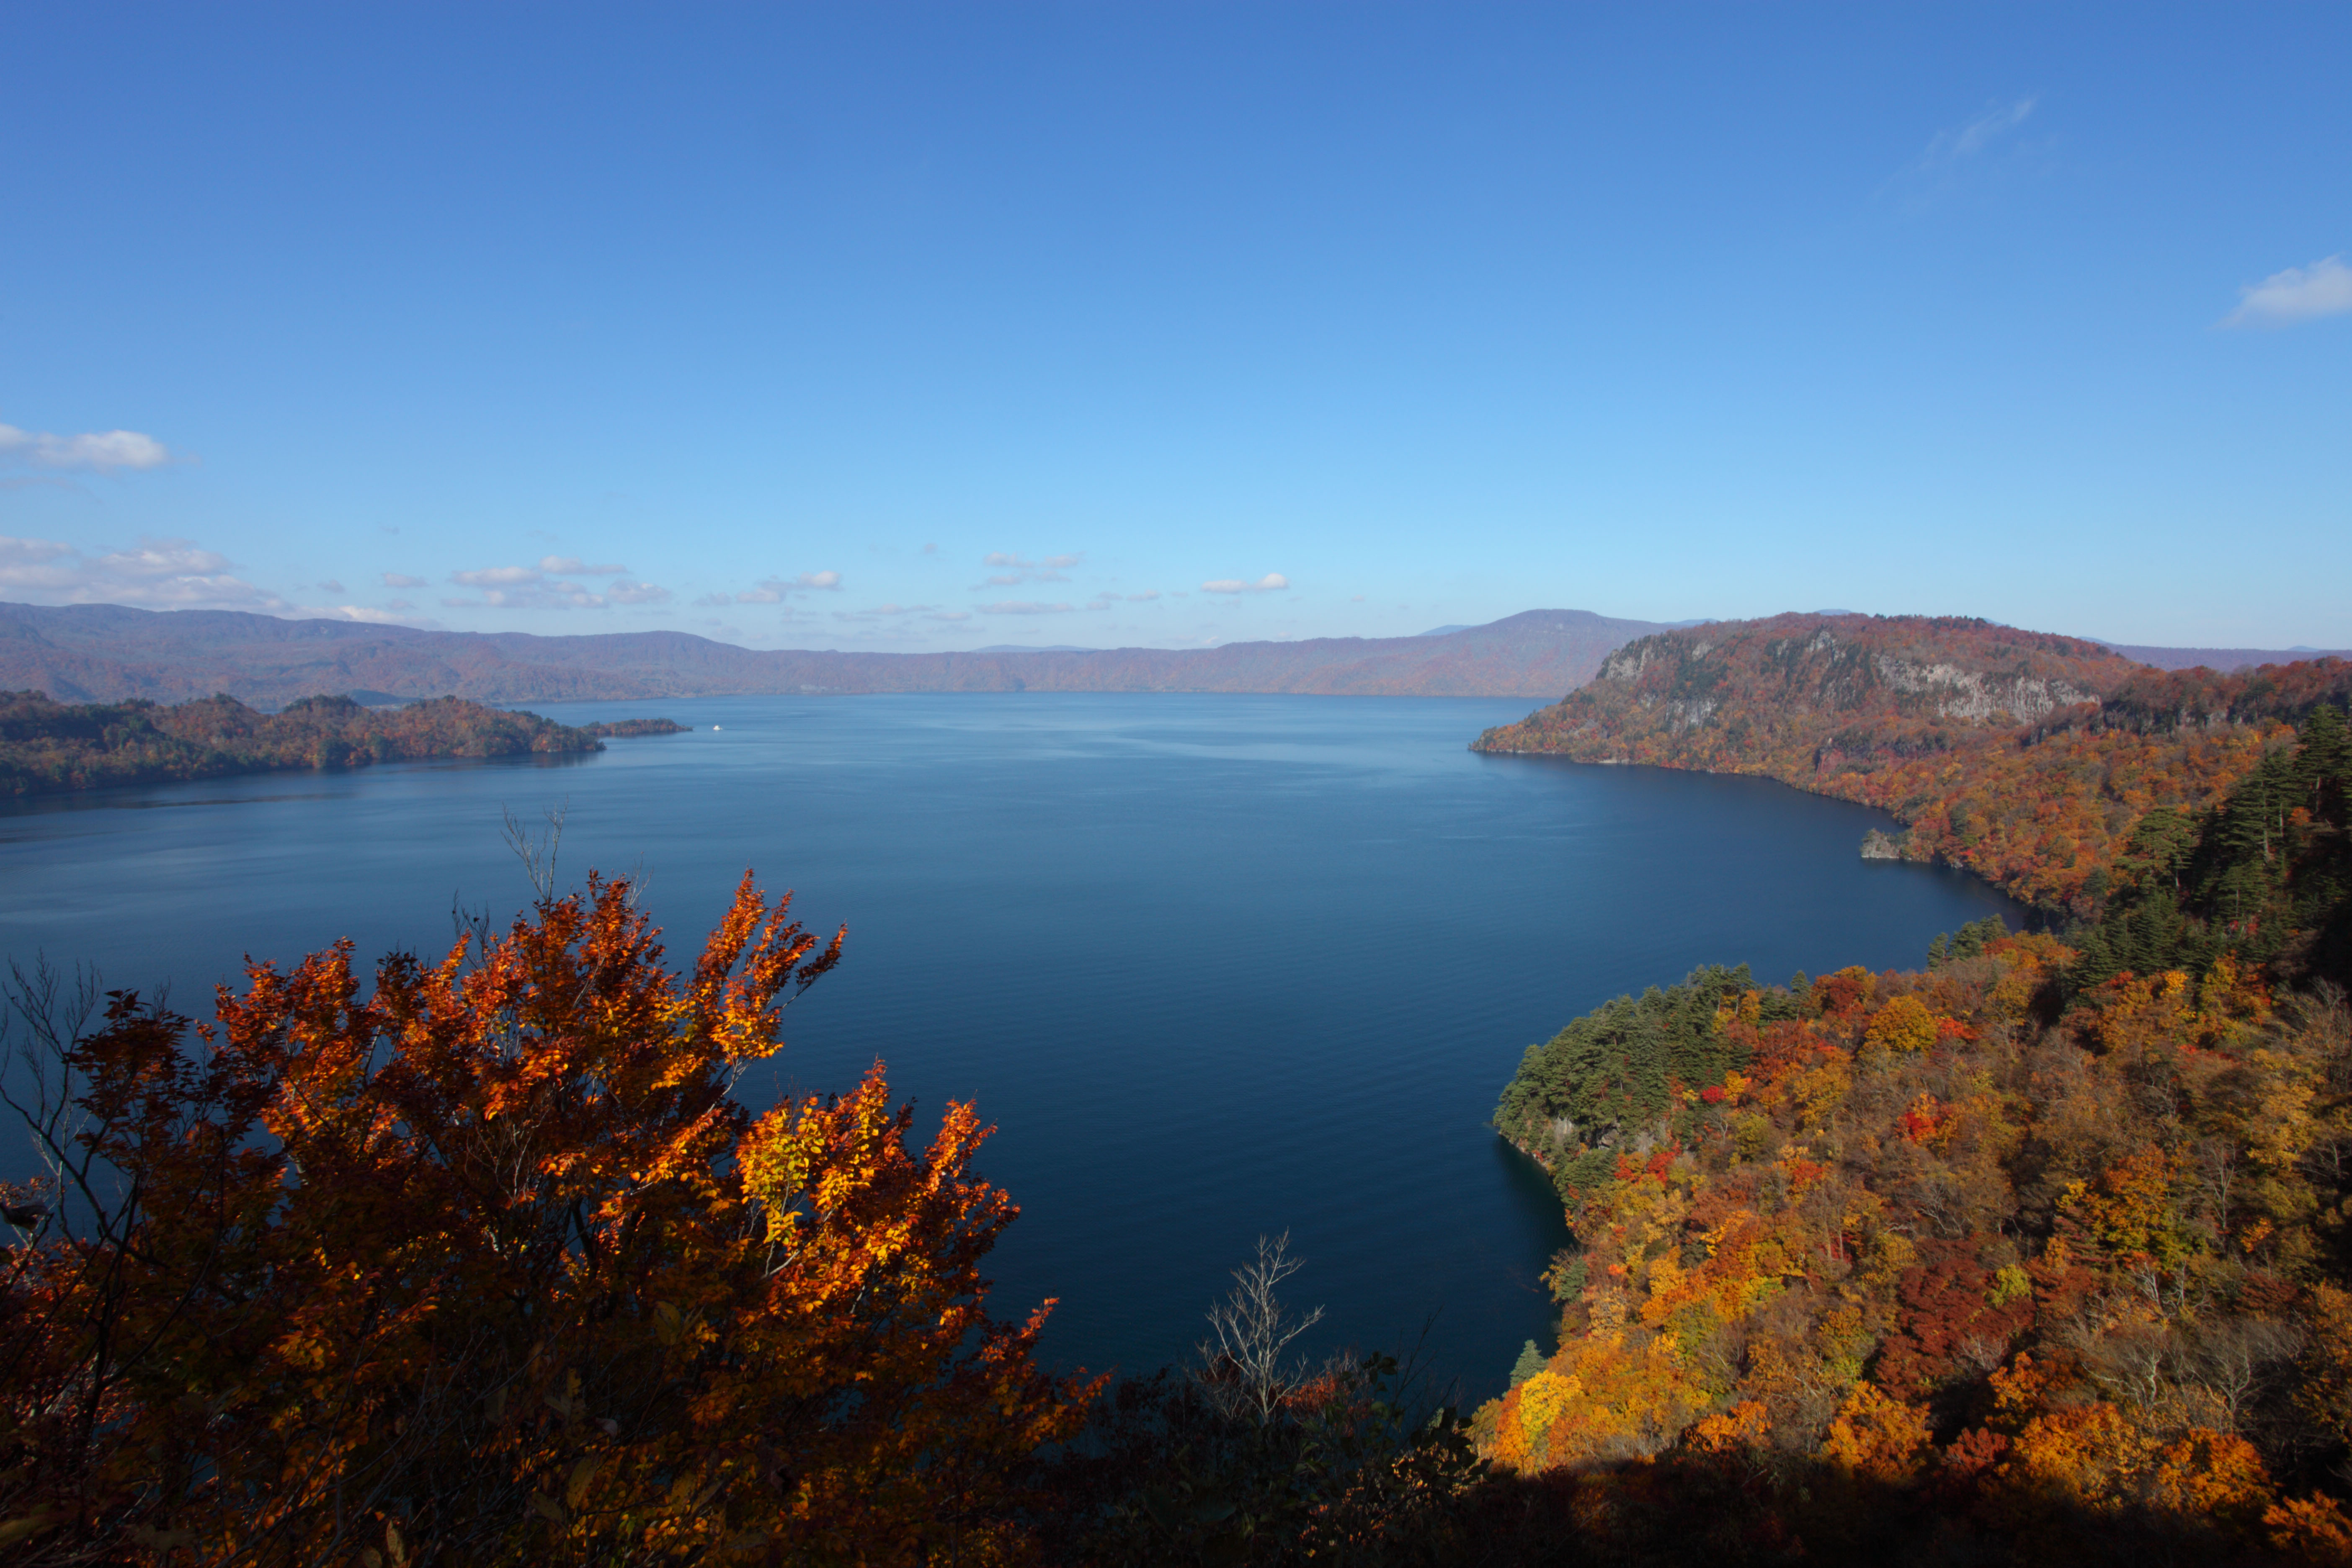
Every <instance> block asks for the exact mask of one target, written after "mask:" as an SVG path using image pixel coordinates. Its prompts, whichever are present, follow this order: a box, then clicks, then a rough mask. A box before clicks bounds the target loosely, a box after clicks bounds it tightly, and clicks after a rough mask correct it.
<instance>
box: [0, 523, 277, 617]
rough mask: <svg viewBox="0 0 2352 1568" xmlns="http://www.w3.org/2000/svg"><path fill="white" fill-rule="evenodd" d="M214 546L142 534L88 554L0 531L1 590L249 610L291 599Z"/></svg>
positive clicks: (48, 597)
mask: <svg viewBox="0 0 2352 1568" xmlns="http://www.w3.org/2000/svg"><path fill="white" fill-rule="evenodd" d="M228 568H229V561H228V558H227V557H226V556H225V555H222V554H221V553H219V552H217V551H212V550H205V549H203V548H201V547H199V546H198V545H197V544H195V543H194V542H193V541H191V540H185V539H142V540H141V541H140V542H139V547H138V548H137V549H135V550H109V551H105V552H102V553H100V554H97V555H89V554H86V553H84V552H82V551H81V550H79V549H78V548H76V547H75V546H73V545H70V544H66V543H62V542H59V541H57V540H53V539H11V538H8V537H6V536H5V535H0V592H5V594H6V595H9V596H11V597H15V596H18V595H23V596H26V597H27V598H29V599H31V600H32V601H34V602H36V603H43V604H66V605H140V606H142V607H143V608H147V609H158V610H255V611H259V612H261V613H263V614H265V615H274V614H278V613H281V612H284V611H287V610H290V609H292V608H293V607H294V606H292V605H289V604H288V603H287V602H286V601H285V600H284V599H281V598H279V597H278V595H276V594H273V593H271V592H269V590H268V589H267V588H257V587H255V586H254V585H253V584H250V583H248V582H247V581H246V580H245V579H243V578H242V577H238V576H236V575H234V574H231V573H230V571H229V569H228Z"/></svg>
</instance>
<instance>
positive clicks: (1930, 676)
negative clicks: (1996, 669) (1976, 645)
mask: <svg viewBox="0 0 2352 1568" xmlns="http://www.w3.org/2000/svg"><path fill="white" fill-rule="evenodd" d="M1874 662H1875V663H1876V665H1877V667H1878V679H1881V680H1883V681H1885V682H1886V684H1887V685H1889V686H1891V687H1893V688H1894V689H1895V690H1897V691H1900V692H1902V693H1904V694H1905V695H1906V696H1913V697H1916V696H1923V695H1933V696H1934V697H1935V698H1936V712H1937V716H1938V717H1940V718H1947V719H1967V720H1970V721H1974V722H1977V723H1983V722H1984V721H1987V720H1989V719H1990V718H1992V717H1993V716H1994V715H1995V714H1997V713H2006V714H2008V715H2009V716H2010V717H2011V718H2012V719H2015V720H2016V721H2019V722H2020V723H2023V724H2032V723H2035V722H2038V721H2041V720H2042V719H2045V718H2047V717H2048V716H2049V715H2051V714H2052V713H2054V712H2056V711H2057V710H2059V709H2061V708H2069V707H2072V706H2074V704H2075V703H2077V702H2095V701H2096V700H2098V699H2097V695H2096V694H2095V693H2094V692H2089V691H2085V690H2084V689H2082V688H2080V687H2078V686H2075V685H2073V684H2072V683H2070V682H2068V681H2063V680H2044V679H2037V678H2035V677H2032V676H2024V675H2018V676H2006V677H2004V676H1987V675H1979V674H1977V673H1976V672H1974V671H1972V670H1966V669H1962V668H1960V667H1959V666H1958V665H1956V664H1920V663H1916V662H1915V661H1913V660H1910V659H1901V658H1885V657H1884V656H1881V657H1880V658H1878V659H1876V660H1875V661H1874Z"/></svg>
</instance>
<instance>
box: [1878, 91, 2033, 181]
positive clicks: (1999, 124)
mask: <svg viewBox="0 0 2352 1568" xmlns="http://www.w3.org/2000/svg"><path fill="white" fill-rule="evenodd" d="M2040 101H2041V100H2039V99H2033V98H2020V99H2016V100H2011V101H2010V102H2008V103H1995V104H1993V105H1991V106H1990V108H1988V109H1987V110H1985V111H1984V112H1983V113H1982V114H1979V115H1978V116H1977V117H1976V118H1975V119H1974V120H1971V121H1969V122H1968V123H1967V124H1966V125H1960V126H1956V127H1954V128H1953V129H1951V130H1949V131H1938V132H1936V134H1935V135H1934V136H1932V137H1930V138H1929V139H1928V142H1927V151H1925V152H1923V153H1920V154H1919V156H1918V157H1917V158H1916V159H1914V160H1913V161H1912V163H1911V167H1910V168H1909V169H1908V170H1907V171H1906V173H1909V174H1927V173H1931V172H1933V171H1935V170H1937V169H1948V168H1950V167H1951V166H1952V165H1953V164H1955V163H1963V162H1965V161H1967V160H1968V159H1970V158H1973V157H1975V156H1976V155H1977V154H1978V153H1981V152H1983V151H1984V150H1985V149H1986V148H1988V147H1990V146H1991V145H1992V144H1993V143H1995V142H1999V141H2000V139H2001V138H2002V137H2004V136H2006V135H2008V134H2009V133H2010V132H2012V131H2014V130H2016V129H2017V128H2018V127H2019V126H2021V125H2022V124H2024V123H2025V121H2026V119H2027V117H2029V116H2030V115H2032V112H2033V106H2034V105H2035V104H2036V103H2038V102H2040Z"/></svg>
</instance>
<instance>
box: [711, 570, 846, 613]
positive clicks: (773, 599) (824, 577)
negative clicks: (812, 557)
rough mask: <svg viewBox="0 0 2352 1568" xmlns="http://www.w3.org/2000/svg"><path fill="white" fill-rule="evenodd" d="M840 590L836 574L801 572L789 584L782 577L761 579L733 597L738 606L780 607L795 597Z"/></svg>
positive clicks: (839, 576)
mask: <svg viewBox="0 0 2352 1568" xmlns="http://www.w3.org/2000/svg"><path fill="white" fill-rule="evenodd" d="M840 588H841V574H840V573H838V572H803V573H802V574H800V575H799V576H797V577H795V578H793V580H792V581H790V582H786V581H785V580H784V579H783V578H782V577H762V578H761V579H760V581H759V584H758V585H757V586H755V587H751V588H747V589H745V590H744V591H743V592H741V593H740V594H738V595H735V602H736V603H737V604H739V605H781V604H782V603H783V602H784V601H785V600H786V599H788V598H791V597H793V596H794V595H800V594H807V593H814V592H824V593H837V592H839V591H840Z"/></svg>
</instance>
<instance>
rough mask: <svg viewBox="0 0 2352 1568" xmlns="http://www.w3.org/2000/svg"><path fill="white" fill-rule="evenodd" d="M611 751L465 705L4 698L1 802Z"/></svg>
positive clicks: (551, 727) (15, 694)
mask: <svg viewBox="0 0 2352 1568" xmlns="http://www.w3.org/2000/svg"><path fill="white" fill-rule="evenodd" d="M603 750H604V742H602V741H600V740H598V739H597V738H596V737H595V736H594V735H593V734H591V733H589V732H588V731H585V730H576V729H572V727H570V726H568V725H563V724H558V723H556V722H554V721H551V720H548V719H542V718H541V717H539V716H538V715H537V714H535V713H509V712H503V711H501V710H498V709H495V708H485V707H483V706H482V705H481V704H479V703H478V702H468V701H467V700H464V699H463V698H457V697H444V698H439V699H435V700H427V701H423V702H415V703H411V704H410V705H409V706H407V707H405V708H401V709H396V710H371V709H366V708H362V707H361V706H360V705H359V704H358V703H356V702H353V701H352V700H351V699H350V698H348V697H306V698H304V699H302V700H300V701H299V702H294V703H291V704H289V705H288V706H287V707H286V708H285V709H284V710H282V711H279V712H277V713H257V712H256V711H254V710H252V709H250V708H247V706H246V705H245V704H244V703H242V702H239V701H237V700H236V699H235V698H232V697H209V698H205V699H202V700H198V701H194V702H183V703H180V704H178V705H176V706H173V707H162V706H158V705H157V704H155V703H152V702H143V701H131V702H118V703H88V704H67V703H59V702H53V701H51V700H49V699H48V698H47V697H46V696H44V695H43V694H42V693H40V692H37V691H10V692H0V795H40V794H45V793H48V792H51V791H56V790H70V789H89V788H93V787H96V786H98V785H100V784H140V783H150V782H155V781H160V780H166V779H201V778H217V777H220V776H223V775H225V774H229V773H268V772H272V771H275V770H277V769H281V768H328V767H337V768H347V767H362V766H365V765H367V764H368V763H385V762H395V761H409V760H415V759H420V758H425V757H502V756H516V755H522V754H527V753H530V752H601V751H603Z"/></svg>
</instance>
